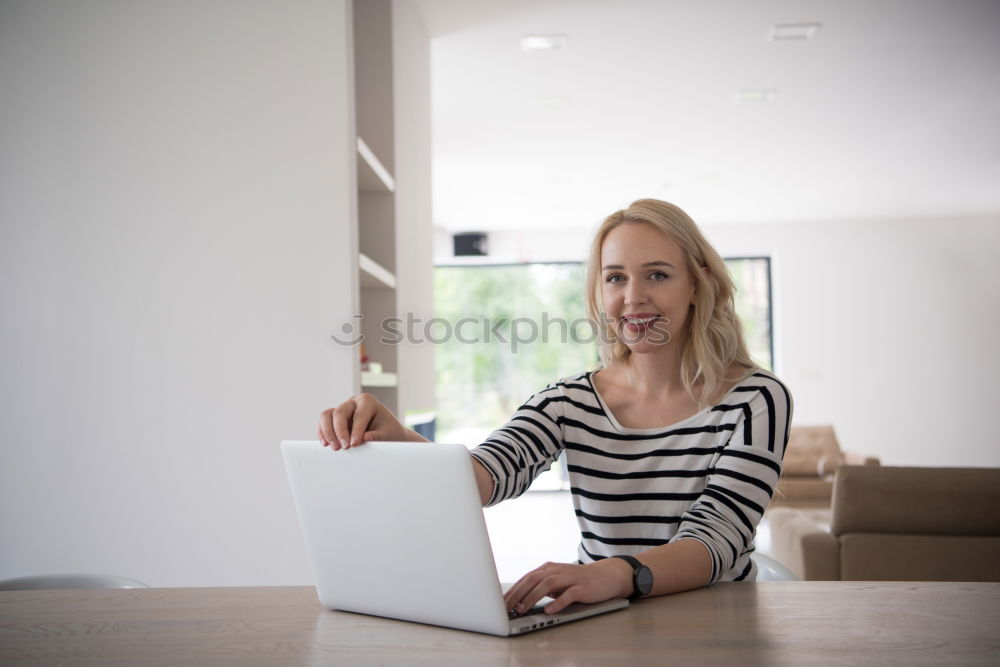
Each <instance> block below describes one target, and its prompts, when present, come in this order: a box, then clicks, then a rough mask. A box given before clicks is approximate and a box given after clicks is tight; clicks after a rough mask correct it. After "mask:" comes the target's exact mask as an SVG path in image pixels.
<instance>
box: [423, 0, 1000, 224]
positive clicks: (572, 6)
mask: <svg viewBox="0 0 1000 667" xmlns="http://www.w3.org/2000/svg"><path fill="white" fill-rule="evenodd" d="M416 3H417V5H418V7H419V8H420V10H421V12H422V13H423V16H424V19H425V21H426V23H427V27H428V29H429V31H430V33H431V36H432V39H433V41H432V80H433V84H432V88H433V105H434V107H433V109H434V110H433V132H434V136H433V158H434V219H435V223H436V224H437V225H440V226H443V227H445V228H447V229H450V230H463V229H464V230H469V229H482V230H488V229H512V228H542V227H557V228H566V227H578V228H586V229H590V228H592V227H593V225H594V224H595V223H596V222H597V221H598V220H599V219H601V218H603V217H604V216H605V215H606V214H608V213H610V212H611V211H613V210H615V209H617V208H620V207H622V206H624V205H626V204H627V203H628V202H629V201H631V200H633V199H636V198H639V197H657V198H662V199H667V200H670V201H673V202H675V203H677V204H679V205H680V206H682V207H683V208H685V209H686V210H688V212H689V213H691V215H692V216H693V217H694V218H695V220H697V221H699V222H702V223H721V222H754V221H809V220H829V219H861V220H864V219H874V218H896V217H911V216H912V217H941V216H949V215H967V214H982V213H996V212H1000V0H416ZM800 22H819V23H821V24H822V28H821V29H820V30H819V32H818V34H817V35H816V36H815V37H814V38H813V39H811V40H807V41H770V40H768V39H767V35H768V33H769V31H770V28H771V26H772V25H774V24H776V23H800ZM549 33H559V34H565V35H566V36H567V37H568V45H567V48H566V49H565V50H563V51H559V52H543V53H528V54H526V53H522V52H521V50H520V46H519V40H520V37H521V36H522V35H530V34H549ZM747 89H752V90H760V89H766V90H774V91H776V96H775V97H774V99H773V101H770V102H759V103H738V102H737V101H735V95H736V93H737V92H738V91H741V90H747Z"/></svg>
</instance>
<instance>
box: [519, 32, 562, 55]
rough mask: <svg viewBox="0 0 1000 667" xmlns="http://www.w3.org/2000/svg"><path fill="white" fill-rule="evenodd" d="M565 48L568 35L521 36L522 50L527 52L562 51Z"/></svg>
mask: <svg viewBox="0 0 1000 667" xmlns="http://www.w3.org/2000/svg"><path fill="white" fill-rule="evenodd" d="M565 48H566V35H524V36H523V37H521V50H522V51H524V52H525V53H531V52H533V51H561V50H563V49H565Z"/></svg>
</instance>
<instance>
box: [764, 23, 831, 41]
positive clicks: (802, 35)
mask: <svg viewBox="0 0 1000 667" xmlns="http://www.w3.org/2000/svg"><path fill="white" fill-rule="evenodd" d="M822 25H823V24H822V23H775V24H774V25H773V26H771V32H770V33H768V35H767V38H768V39H770V40H772V41H778V40H787V39H812V38H813V37H815V36H816V33H817V32H818V31H819V29H820V28H821V27H822Z"/></svg>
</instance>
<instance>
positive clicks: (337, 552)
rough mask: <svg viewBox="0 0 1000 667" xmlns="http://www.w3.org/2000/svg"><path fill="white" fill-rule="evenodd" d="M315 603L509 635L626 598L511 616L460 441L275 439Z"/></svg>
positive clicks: (586, 613) (573, 617)
mask: <svg viewBox="0 0 1000 667" xmlns="http://www.w3.org/2000/svg"><path fill="white" fill-rule="evenodd" d="M281 451H282V455H283V456H284V459H285V468H286V469H287V471H288V480H289V482H290V484H291V487H292V495H293V497H294V498H295V507H296V509H297V511H298V515H299V521H300V523H301V524H302V533H303V535H304V537H305V542H306V548H307V550H308V552H309V558H310V560H311V563H312V568H313V574H314V575H315V578H316V591H317V593H318V595H319V600H320V602H321V603H322V604H323V605H324V606H326V607H328V608H330V609H339V610H343V611H352V612H359V613H362V614H373V615H375V616H386V617H389V618H397V619H402V620H406V621H416V622H419V623H430V624H433V625H443V626H446V627H449V628H458V629H461V630H473V631H475V632H484V633H488V634H493V635H502V636H507V635H517V634H522V633H525V632H530V631H532V630H539V629H541V628H547V627H551V626H553V625H556V624H560V623H568V622H569V621H576V620H579V619H581V618H586V617H588V616H593V615H595V614H601V613H604V612H608V611H613V610H615V609H622V608H624V607H627V606H628V601H627V600H622V599H616V600H609V601H607V602H602V603H599V604H593V605H583V604H578V603H574V604H572V605H569V606H568V607H567V608H566V609H564V610H563V611H562V612H560V613H558V614H552V615H550V614H545V613H544V612H542V611H541V609H540V607H535V609H533V610H531V611H529V613H527V614H525V615H522V616H519V617H517V618H513V619H512V618H509V617H508V615H507V610H506V606H505V605H504V601H503V592H502V589H501V586H500V582H499V580H498V578H497V571H496V564H495V563H494V561H493V551H492V549H491V548H490V540H489V535H488V534H487V532H486V523H485V521H484V520H483V511H482V508H481V507H480V501H479V491H478V490H477V488H476V480H475V475H474V473H473V469H472V462H471V457H470V456H469V451H468V449H466V448H465V447H464V446H463V445H443V444H436V443H434V444H432V443H413V442H372V443H368V444H366V445H363V446H361V447H357V448H352V449H348V450H346V451H345V450H341V451H333V450H331V449H329V448H326V447H323V446H322V445H320V443H318V442H291V441H286V442H282V443H281Z"/></svg>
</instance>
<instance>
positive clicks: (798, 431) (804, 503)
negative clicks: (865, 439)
mask: <svg viewBox="0 0 1000 667" xmlns="http://www.w3.org/2000/svg"><path fill="white" fill-rule="evenodd" d="M878 464H879V460H878V458H876V457H873V456H865V455H862V454H857V453H854V452H844V451H841V449H840V443H839V442H838V441H837V435H836V433H835V432H834V430H833V426H830V425H822V426H793V427H792V428H791V429H790V431H789V434H788V445H787V446H786V447H785V457H784V461H783V464H782V472H781V477H780V478H779V479H778V487H777V489H775V492H774V498H773V499H772V500H771V507H801V508H814V509H825V510H828V509H829V508H830V497H831V495H832V493H833V475H834V473H836V471H837V469H838V468H839V467H840V466H842V465H878Z"/></svg>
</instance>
